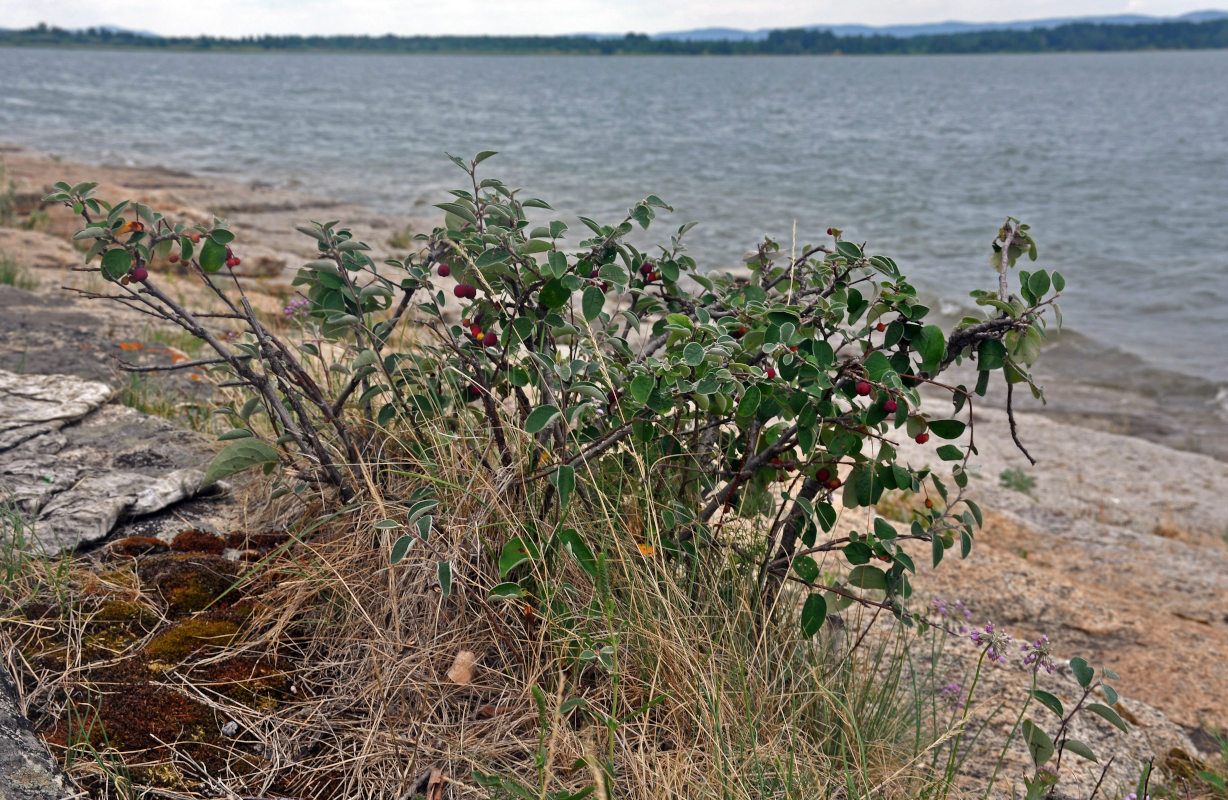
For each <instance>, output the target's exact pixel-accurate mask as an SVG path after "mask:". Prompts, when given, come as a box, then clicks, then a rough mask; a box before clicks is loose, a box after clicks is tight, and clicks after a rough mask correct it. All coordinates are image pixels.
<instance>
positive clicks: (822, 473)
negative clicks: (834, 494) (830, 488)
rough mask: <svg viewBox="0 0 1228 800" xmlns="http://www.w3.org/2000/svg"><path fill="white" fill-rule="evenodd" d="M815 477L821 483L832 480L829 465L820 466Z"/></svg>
mask: <svg viewBox="0 0 1228 800" xmlns="http://www.w3.org/2000/svg"><path fill="white" fill-rule="evenodd" d="M814 479H815V480H816V481H818V482H819V483H827V482H828V481H829V480H831V470H829V469H828V468H827V467H819V471H818V472H816V473H814Z"/></svg>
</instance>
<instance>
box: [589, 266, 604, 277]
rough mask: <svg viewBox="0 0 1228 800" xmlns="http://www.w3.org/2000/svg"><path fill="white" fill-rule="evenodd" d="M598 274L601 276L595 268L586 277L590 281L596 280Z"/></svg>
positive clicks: (599, 271)
mask: <svg viewBox="0 0 1228 800" xmlns="http://www.w3.org/2000/svg"><path fill="white" fill-rule="evenodd" d="M600 274H601V270H599V269H597V268H596V267H593V271H592V272H590V273H589V274H588V277H589V279H590V280H591V279H594V278H596V277H597V276H598V275H600Z"/></svg>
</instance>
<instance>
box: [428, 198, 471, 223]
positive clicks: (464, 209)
mask: <svg viewBox="0 0 1228 800" xmlns="http://www.w3.org/2000/svg"><path fill="white" fill-rule="evenodd" d="M435 208H439V209H442V210H444V211H446V212H448V213H449V214H455V215H456V216H458V217H460V218H461V219H463V220H465V221H466V222H471V223H473V224H475V225H476V224H477V221H478V218H477V216H476V215H475V214H474V213H473V209H472V208H471V207H470V206H469V205H468V204H465V203H436V204H435Z"/></svg>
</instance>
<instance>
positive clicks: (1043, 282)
mask: <svg viewBox="0 0 1228 800" xmlns="http://www.w3.org/2000/svg"><path fill="white" fill-rule="evenodd" d="M1028 290H1029V291H1030V292H1032V294H1033V295H1035V296H1036V299H1037V300H1042V299H1044V296H1045V295H1046V294H1048V293H1049V273H1048V272H1045V271H1044V270H1043V269H1040V270H1037V271H1036V272H1033V273H1032V274H1031V275H1029V276H1028Z"/></svg>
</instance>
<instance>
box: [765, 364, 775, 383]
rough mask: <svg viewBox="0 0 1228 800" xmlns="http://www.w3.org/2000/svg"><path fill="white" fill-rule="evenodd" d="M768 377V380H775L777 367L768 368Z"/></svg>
mask: <svg viewBox="0 0 1228 800" xmlns="http://www.w3.org/2000/svg"><path fill="white" fill-rule="evenodd" d="M767 376H768V380H771V379H772V378H775V377H776V368H775V367H768V368H767Z"/></svg>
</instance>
